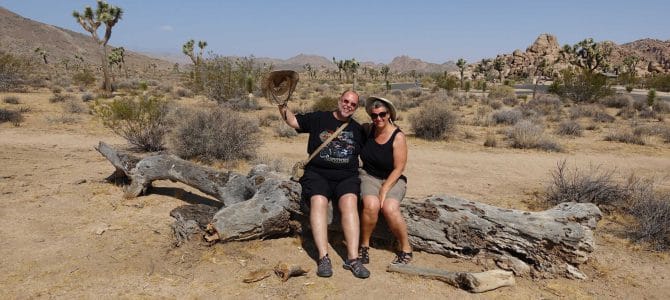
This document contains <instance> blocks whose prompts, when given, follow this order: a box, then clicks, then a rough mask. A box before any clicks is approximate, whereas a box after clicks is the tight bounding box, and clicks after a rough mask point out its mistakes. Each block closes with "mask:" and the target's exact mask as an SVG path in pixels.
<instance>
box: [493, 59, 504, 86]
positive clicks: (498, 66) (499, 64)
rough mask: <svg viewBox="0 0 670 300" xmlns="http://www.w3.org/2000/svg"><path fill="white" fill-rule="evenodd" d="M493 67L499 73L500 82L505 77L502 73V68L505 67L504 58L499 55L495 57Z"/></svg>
mask: <svg viewBox="0 0 670 300" xmlns="http://www.w3.org/2000/svg"><path fill="white" fill-rule="evenodd" d="M493 68H494V69H495V70H496V71H498V73H499V74H500V83H501V84H502V83H503V82H504V79H505V75H503V70H504V69H505V59H504V58H502V57H500V56H499V57H496V59H495V60H494V61H493Z"/></svg>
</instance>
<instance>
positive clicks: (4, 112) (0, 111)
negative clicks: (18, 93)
mask: <svg viewBox="0 0 670 300" xmlns="http://www.w3.org/2000/svg"><path fill="white" fill-rule="evenodd" d="M5 122H11V123H12V124H14V126H19V125H21V122H23V115H22V114H21V112H19V111H16V110H9V109H4V108H0V123H5Z"/></svg>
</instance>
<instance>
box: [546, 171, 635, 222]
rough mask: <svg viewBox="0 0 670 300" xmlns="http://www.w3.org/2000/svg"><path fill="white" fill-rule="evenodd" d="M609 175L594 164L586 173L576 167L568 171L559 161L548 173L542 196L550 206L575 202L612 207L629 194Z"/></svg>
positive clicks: (609, 173) (608, 172)
mask: <svg viewBox="0 0 670 300" xmlns="http://www.w3.org/2000/svg"><path fill="white" fill-rule="evenodd" d="M613 174H614V172H613V171H603V170H601V169H600V167H597V166H596V167H591V169H590V170H588V171H586V172H584V171H581V170H579V169H577V168H575V169H573V170H568V169H567V166H566V161H565V160H563V161H561V162H559V163H558V165H557V168H556V170H554V171H553V172H552V173H551V177H552V181H551V182H550V184H549V186H548V187H547V190H546V192H545V196H544V199H545V200H546V201H547V202H548V203H549V204H551V205H557V204H559V203H563V202H578V203H593V204H595V205H598V206H599V207H601V208H608V210H609V209H612V208H614V207H617V206H619V205H620V204H621V202H622V201H623V200H625V199H628V197H629V192H628V189H627V188H626V187H625V186H623V185H621V184H619V183H617V182H616V181H615V180H613V179H612V176H613Z"/></svg>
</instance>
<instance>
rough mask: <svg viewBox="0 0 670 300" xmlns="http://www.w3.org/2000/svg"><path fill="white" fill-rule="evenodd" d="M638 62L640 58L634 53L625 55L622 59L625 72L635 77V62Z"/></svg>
mask: <svg viewBox="0 0 670 300" xmlns="http://www.w3.org/2000/svg"><path fill="white" fill-rule="evenodd" d="M638 62H640V58H639V57H637V56H635V55H629V56H626V57H625V58H624V59H623V64H624V65H625V66H626V72H628V74H630V75H631V76H633V77H635V75H637V69H636V68H637V63H638Z"/></svg>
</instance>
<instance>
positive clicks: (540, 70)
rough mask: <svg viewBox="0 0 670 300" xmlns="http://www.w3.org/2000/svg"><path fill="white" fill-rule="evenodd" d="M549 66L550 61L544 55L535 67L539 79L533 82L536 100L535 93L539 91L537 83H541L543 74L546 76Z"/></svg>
mask: <svg viewBox="0 0 670 300" xmlns="http://www.w3.org/2000/svg"><path fill="white" fill-rule="evenodd" d="M547 68H549V62H548V61H547V58H545V57H542V58H540V60H539V62H537V66H536V67H535V74H534V75H535V76H537V79H535V83H534V84H533V100H535V94H536V92H537V85H538V84H539V83H540V79H541V78H542V76H544V73H545V72H546V71H547Z"/></svg>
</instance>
